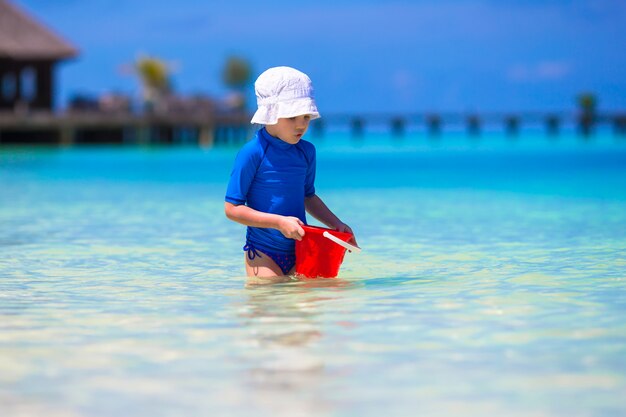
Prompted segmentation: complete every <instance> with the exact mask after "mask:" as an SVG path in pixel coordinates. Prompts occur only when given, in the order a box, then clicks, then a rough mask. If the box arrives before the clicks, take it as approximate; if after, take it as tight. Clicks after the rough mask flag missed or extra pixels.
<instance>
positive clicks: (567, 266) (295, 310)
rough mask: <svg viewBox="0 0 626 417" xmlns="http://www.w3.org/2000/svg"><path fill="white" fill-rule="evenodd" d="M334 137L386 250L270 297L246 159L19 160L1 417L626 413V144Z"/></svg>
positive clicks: (5, 223)
mask: <svg viewBox="0 0 626 417" xmlns="http://www.w3.org/2000/svg"><path fill="white" fill-rule="evenodd" d="M314 141H315V142H316V144H317V146H318V179H317V190H318V193H319V194H320V195H321V196H322V198H324V200H325V201H326V202H327V203H328V205H329V206H330V207H331V208H332V209H333V210H334V211H335V212H336V213H338V214H339V215H340V217H342V218H343V219H344V220H345V221H346V222H347V223H349V224H350V225H351V226H352V227H353V229H355V231H356V232H357V238H358V240H359V244H360V245H361V246H362V247H363V252H362V253H361V254H359V255H357V254H349V255H347V256H346V261H345V262H344V265H343V266H342V270H341V274H340V277H339V278H338V279H330V280H306V281H294V282H289V283H283V284H276V285H271V286H246V280H245V278H244V277H243V276H242V275H243V254H242V252H241V246H242V244H243V241H242V239H243V236H244V228H243V227H241V226H239V225H236V224H234V223H231V222H228V221H227V220H226V219H225V218H224V216H223V194H224V188H225V184H226V181H227V178H228V174H229V171H230V166H231V163H232V160H233V158H234V154H235V152H236V149H234V148H232V149H230V148H229V149H212V150H198V149H192V148H131V147H128V148H72V149H46V148H35V149H26V148H21V149H18V148H0V187H1V188H0V249H1V250H2V254H1V255H0V358H2V360H1V361H0V409H1V410H3V411H2V413H1V414H2V415H3V416H5V415H7V416H31V415H32V416H38V415H48V416H118V415H133V416H180V415H242V416H247V415H250V416H265V415H268V416H269V415H272V416H275V415H278V416H282V415H284V416H293V415H296V416H309V415H316V416H319V415H324V416H342V415H360V416H374V415H376V416H377V415H416V414H422V415H438V416H485V415H508V416H622V415H624V414H625V413H626V400H625V398H626V397H625V394H626V320H625V318H626V292H625V290H626V272H625V271H626V255H625V254H626V140H623V139H622V140H619V139H614V138H612V137H610V136H602V137H596V138H594V139H592V140H590V141H582V140H580V139H579V138H575V137H569V136H564V137H561V138H559V139H558V140H547V139H546V138H544V137H540V136H533V135H526V136H522V137H520V138H518V139H517V140H515V141H511V140H506V139H505V138H502V137H499V136H497V135H493V136H486V137H483V138H481V139H479V140H470V139H467V138H463V137H454V136H450V137H446V136H444V137H442V138H440V139H439V140H438V141H427V140H425V139H424V138H423V137H407V138H405V139H403V140H397V139H395V140H394V139H392V138H389V137H386V136H384V135H370V136H367V137H365V138H363V139H362V140H361V141H356V142H355V141H351V140H350V139H349V138H348V137H344V136H341V135H339V134H336V135H334V136H330V137H328V136H327V137H325V138H323V139H314Z"/></svg>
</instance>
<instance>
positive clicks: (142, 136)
mask: <svg viewBox="0 0 626 417" xmlns="http://www.w3.org/2000/svg"><path fill="white" fill-rule="evenodd" d="M135 140H136V141H137V144H139V145H148V144H149V143H150V126H148V125H141V126H138V127H137V128H136V129H135Z"/></svg>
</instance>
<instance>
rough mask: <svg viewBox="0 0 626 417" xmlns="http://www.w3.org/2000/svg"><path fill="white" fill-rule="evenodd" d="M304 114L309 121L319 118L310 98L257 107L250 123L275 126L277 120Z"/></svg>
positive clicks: (313, 102)
mask: <svg viewBox="0 0 626 417" xmlns="http://www.w3.org/2000/svg"><path fill="white" fill-rule="evenodd" d="M306 114H308V115H309V116H311V120H313V119H318V118H320V114H319V112H318V111H317V106H316V105H315V101H314V100H313V99H312V98H310V97H306V98H299V99H296V100H289V101H279V102H278V103H272V104H266V105H262V106H259V108H258V109H257V111H256V112H255V113H254V116H252V120H250V123H256V124H260V125H275V124H276V123H278V119H286V118H289V117H296V116H302V115H306Z"/></svg>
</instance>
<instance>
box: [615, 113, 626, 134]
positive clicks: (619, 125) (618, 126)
mask: <svg viewBox="0 0 626 417" xmlns="http://www.w3.org/2000/svg"><path fill="white" fill-rule="evenodd" d="M613 132H614V133H615V134H616V135H618V136H624V135H626V114H623V115H617V116H615V117H614V118H613Z"/></svg>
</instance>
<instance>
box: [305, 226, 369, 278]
mask: <svg viewBox="0 0 626 417" xmlns="http://www.w3.org/2000/svg"><path fill="white" fill-rule="evenodd" d="M302 228H303V229H304V232H305V234H304V237H303V238H302V240H297V241H296V274H297V275H300V276H304V277H306V278H335V277H336V276H337V274H338V273H339V267H340V266H341V263H342V262H343V257H344V256H345V254H346V250H349V251H351V252H360V251H361V248H359V247H357V246H354V245H351V244H349V243H348V241H349V240H350V239H352V234H350V233H344V232H338V231H336V230H332V229H326V228H324V227H317V226H302Z"/></svg>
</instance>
